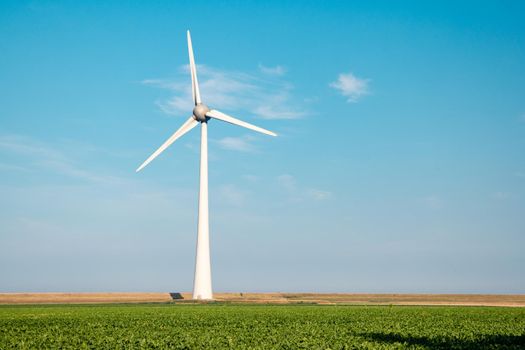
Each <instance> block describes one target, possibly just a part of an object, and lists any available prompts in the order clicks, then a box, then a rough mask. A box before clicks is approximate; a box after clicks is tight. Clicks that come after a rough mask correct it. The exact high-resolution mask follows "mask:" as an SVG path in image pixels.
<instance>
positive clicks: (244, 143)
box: [217, 135, 255, 153]
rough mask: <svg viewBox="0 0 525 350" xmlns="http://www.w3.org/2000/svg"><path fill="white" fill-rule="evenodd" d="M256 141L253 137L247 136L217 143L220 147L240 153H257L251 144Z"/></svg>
mask: <svg viewBox="0 0 525 350" xmlns="http://www.w3.org/2000/svg"><path fill="white" fill-rule="evenodd" d="M252 140H254V138H253V137H252V136H249V135H246V136H242V137H225V138H222V139H220V140H218V141H217V143H218V144H219V146H220V147H221V148H223V149H227V150H231V151H239V152H248V153H251V152H255V147H254V146H253V145H252V144H251V143H250V141H252Z"/></svg>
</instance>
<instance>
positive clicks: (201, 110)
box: [193, 103, 210, 122]
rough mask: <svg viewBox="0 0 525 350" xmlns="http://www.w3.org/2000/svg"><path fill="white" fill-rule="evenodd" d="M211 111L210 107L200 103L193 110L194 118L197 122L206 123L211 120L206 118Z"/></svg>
mask: <svg viewBox="0 0 525 350" xmlns="http://www.w3.org/2000/svg"><path fill="white" fill-rule="evenodd" d="M209 111H210V109H209V108H208V106H206V105H205V104H203V103H199V104H198V105H196V106H195V108H193V116H194V117H195V119H196V120H197V121H199V122H205V121H207V120H208V119H209V118H208V117H206V113H208V112H209Z"/></svg>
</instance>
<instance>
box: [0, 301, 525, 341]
mask: <svg viewBox="0 0 525 350" xmlns="http://www.w3.org/2000/svg"><path fill="white" fill-rule="evenodd" d="M46 348H51V349H85V348H89V349H121V348H126V349H150V348H157V349H164V348H171V349H525V308H495V307H436V306H434V307H422V306H316V305H286V306H277V305H274V306H269V305H221V304H208V305H180V304H140V305H115V304H113V305H58V306H1V307H0V349H46Z"/></svg>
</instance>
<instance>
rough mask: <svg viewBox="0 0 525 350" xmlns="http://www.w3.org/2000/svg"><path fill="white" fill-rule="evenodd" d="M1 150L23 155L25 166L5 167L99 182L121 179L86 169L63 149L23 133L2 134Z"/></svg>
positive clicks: (8, 165)
mask: <svg viewBox="0 0 525 350" xmlns="http://www.w3.org/2000/svg"><path fill="white" fill-rule="evenodd" d="M0 151H4V152H8V153H9V154H11V155H16V156H17V159H19V158H21V157H23V163H24V166H23V167H22V166H20V165H19V164H4V166H3V167H4V169H6V167H10V168H11V170H15V169H18V170H20V169H23V170H24V171H26V172H31V171H41V170H42V169H45V170H47V171H49V172H52V173H55V174H60V175H63V176H67V177H70V178H75V179H79V180H85V181H89V182H98V183H118V182H121V179H119V178H118V177H114V176H109V175H101V174H97V173H95V172H92V171H89V170H87V169H84V168H82V167H80V166H78V165H77V164H76V162H75V161H74V160H73V159H72V158H71V157H69V156H67V155H66V154H65V153H64V152H63V151H61V150H59V149H57V148H56V147H53V146H51V145H49V144H46V143H43V142H40V141H38V140H35V139H32V138H30V137H26V136H21V135H0Z"/></svg>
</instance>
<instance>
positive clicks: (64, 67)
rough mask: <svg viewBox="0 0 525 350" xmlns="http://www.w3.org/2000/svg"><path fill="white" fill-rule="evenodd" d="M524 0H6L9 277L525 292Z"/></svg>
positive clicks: (56, 281) (182, 287) (0, 257)
mask: <svg viewBox="0 0 525 350" xmlns="http://www.w3.org/2000/svg"><path fill="white" fill-rule="evenodd" d="M523 13H525V5H523V2H521V1H515V2H512V1H493V2H492V1H491V2H488V1H463V2H455V1H454V2H452V1H451V2H446V1H441V2H435V3H428V2H425V3H423V2H420V1H413V2H411V1H405V2H396V3H394V2H391V1H366V2H365V1H362V2H351V1H340V2H339V1H323V2H313V1H311V2H290V1H278V2H277V1H276V2H273V1H264V2H253V1H239V2H213V1H203V2H199V1H191V2H190V1H188V2H184V1H177V2H171V1H166V2H161V1H159V2H154V3H153V2H110V3H106V4H102V3H91V4H87V3H82V2H74V1H71V2H27V1H13V2H1V3H0V52H1V54H0V77H1V79H0V194H1V195H0V281H1V283H0V291H3V292H8V291H190V290H191V288H192V281H193V269H194V254H195V240H196V223H197V190H198V160H199V156H198V155H199V133H198V132H197V131H196V130H194V131H193V132H191V133H189V134H188V135H185V136H184V137H183V138H182V139H180V140H179V141H177V142H176V143H175V144H174V145H172V146H171V148H169V149H168V151H166V152H165V153H163V154H162V155H161V156H160V157H159V158H157V159H156V160H155V161H154V162H152V163H151V164H150V165H149V166H148V167H147V168H146V169H145V170H144V171H143V172H140V173H138V174H136V173H135V172H134V170H135V169H136V168H137V166H138V165H140V164H141V163H142V162H143V161H144V160H145V159H146V158H147V156H149V154H151V152H153V151H154V150H155V149H156V148H157V147H158V146H159V145H160V144H161V143H162V142H163V141H164V140H165V139H166V138H167V137H168V136H169V135H171V134H172V133H173V132H174V130H176V129H177V128H178V127H179V126H180V125H181V124H182V123H183V121H184V120H185V119H186V118H187V117H188V116H189V114H190V113H191V108H192V102H191V97H190V96H191V93H190V86H191V80H190V76H189V74H188V72H187V71H186V65H187V47H186V37H185V32H186V30H187V29H190V30H191V32H192V38H193V45H194V50H195V58H196V61H197V64H198V73H199V80H200V83H201V93H202V97H203V100H204V101H205V102H206V103H208V104H209V105H210V106H212V107H217V108H218V109H220V110H223V111H224V112H227V113H229V114H232V115H234V116H236V117H239V118H241V119H243V120H246V121H248V122H251V123H254V124H256V125H259V126H261V127H264V128H268V129H270V130H273V131H275V132H277V133H278V134H279V135H280V136H279V137H278V138H271V137H266V136H264V135H259V134H255V133H251V132H250V131H248V130H245V129H241V128H238V127H235V126H232V125H227V124H225V123H220V122H210V128H209V137H210V191H211V192H210V220H211V248H212V273H213V284H214V290H215V291H246V292H248V291H312V292H314V291H319V292H436V293H437V292H465V293H467V292H477V293H524V292H525V278H523V271H524V270H525V254H524V253H523V247H525V216H524V213H525V157H524V155H525V96H524V95H525V88H524V86H525V84H524V83H525V26H523Z"/></svg>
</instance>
